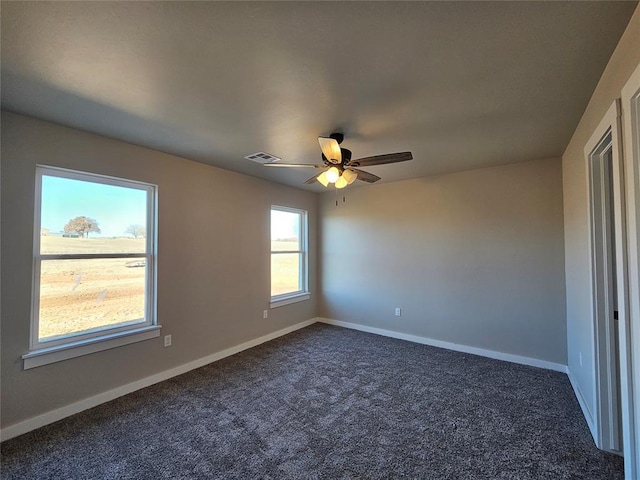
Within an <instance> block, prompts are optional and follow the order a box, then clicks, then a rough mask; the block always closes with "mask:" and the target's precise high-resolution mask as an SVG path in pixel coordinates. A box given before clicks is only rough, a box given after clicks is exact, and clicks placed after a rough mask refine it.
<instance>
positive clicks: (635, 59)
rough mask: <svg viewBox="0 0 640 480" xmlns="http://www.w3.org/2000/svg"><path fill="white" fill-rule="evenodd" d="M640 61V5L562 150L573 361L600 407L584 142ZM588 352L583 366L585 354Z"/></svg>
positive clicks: (588, 397) (590, 401) (587, 395)
mask: <svg viewBox="0 0 640 480" xmlns="http://www.w3.org/2000/svg"><path fill="white" fill-rule="evenodd" d="M638 63H640V9H636V11H635V13H634V15H633V17H631V20H630V22H629V25H628V26H627V29H626V31H625V32H624V34H623V36H622V38H621V39H620V42H619V43H618V46H617V47H616V50H615V52H614V53H613V55H612V57H611V59H610V60H609V64H608V65H607V68H606V69H605V71H604V73H603V74H602V77H601V79H600V82H599V83H598V85H597V87H596V89H595V91H594V93H593V96H592V98H591V100H590V102H589V105H588V106H587V109H586V110H585V112H584V114H583V116H582V119H581V120H580V123H579V125H578V127H577V128H576V131H575V132H574V134H573V137H572V138H571V141H570V142H569V145H568V146H567V148H566V150H565V152H564V155H563V156H562V171H563V192H564V232H565V251H566V254H565V271H566V281H567V287H566V291H567V339H568V365H569V370H570V372H571V375H572V376H573V378H574V379H575V382H576V383H577V386H578V389H579V390H580V392H581V394H582V395H583V397H584V400H585V401H586V403H587V407H588V408H589V409H590V411H591V412H592V413H595V410H594V407H595V393H596V392H595V383H594V382H595V363H594V362H595V360H594V356H593V353H594V346H593V342H594V332H593V318H592V314H591V279H590V273H589V263H590V260H589V258H590V253H589V224H588V217H589V199H588V192H587V170H586V160H585V157H584V147H585V144H586V143H587V141H588V140H589V138H590V137H591V135H592V134H593V133H594V130H595V129H596V127H597V126H598V123H599V122H600V121H601V120H602V118H603V117H604V115H605V113H606V112H607V110H608V109H609V107H610V106H611V104H612V103H613V102H614V100H615V99H617V98H619V97H620V93H621V90H622V87H623V86H624V84H625V83H626V81H627V79H628V78H629V76H630V75H631V73H632V72H633V71H634V69H635V68H636V66H637V65H638ZM580 354H582V359H583V361H582V366H581V365H580V362H579V355H580Z"/></svg>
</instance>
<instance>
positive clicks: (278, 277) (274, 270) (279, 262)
mask: <svg viewBox="0 0 640 480" xmlns="http://www.w3.org/2000/svg"><path fill="white" fill-rule="evenodd" d="M300 257H301V255H300V254H299V253H272V254H271V296H274V295H282V294H283V293H291V292H297V291H300V290H302V286H301V285H300Z"/></svg>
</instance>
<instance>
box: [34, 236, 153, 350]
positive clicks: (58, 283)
mask: <svg viewBox="0 0 640 480" xmlns="http://www.w3.org/2000/svg"><path fill="white" fill-rule="evenodd" d="M144 243H145V239H144V238H138V239H134V238H111V239H102V238H64V237H51V236H42V237H41V248H42V250H43V253H45V252H47V251H56V253H57V252H60V251H66V252H73V253H94V252H95V251H97V250H99V251H101V252H103V253H104V252H109V253H118V252H131V251H133V252H135V251H144ZM132 262H134V263H132ZM128 264H129V265H128ZM132 265H144V258H143V259H142V261H138V262H136V260H135V259H129V258H96V259H86V260H85V259H82V260H47V261H44V262H42V266H41V269H40V270H41V271H40V310H39V319H40V322H39V327H40V328H39V331H38V336H39V338H40V340H41V341H46V340H52V339H54V338H56V337H59V336H62V335H68V334H73V333H80V332H87V331H92V330H96V329H101V328H105V327H114V326H118V325H126V324H129V323H132V322H133V323H136V322H141V321H143V320H144V307H145V304H144V302H145V294H144V293H145V275H146V266H132Z"/></svg>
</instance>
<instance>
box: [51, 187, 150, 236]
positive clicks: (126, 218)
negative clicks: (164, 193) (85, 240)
mask: <svg viewBox="0 0 640 480" xmlns="http://www.w3.org/2000/svg"><path fill="white" fill-rule="evenodd" d="M146 211H147V192H146V191H144V190H136V189H133V188H125V187H116V186H113V185H104V184H101V183H93V182H83V181H80V180H72V179H69V178H61V177H51V176H46V175H43V176H42V216H41V226H42V228H48V229H49V230H50V231H51V232H52V233H55V232H61V231H62V230H63V229H64V226H65V224H66V223H67V222H68V221H69V220H71V219H72V218H75V217H79V216H85V217H89V218H93V219H94V220H96V221H97V222H98V227H100V230H102V233H100V234H98V233H90V234H89V236H90V237H124V236H128V235H127V234H125V230H126V228H127V227H128V226H129V225H133V224H139V225H146Z"/></svg>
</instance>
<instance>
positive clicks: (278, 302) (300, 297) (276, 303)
mask: <svg viewBox="0 0 640 480" xmlns="http://www.w3.org/2000/svg"><path fill="white" fill-rule="evenodd" d="M310 297H311V294H310V293H309V292H302V293H296V294H293V295H289V296H286V297H282V298H277V299H275V300H274V299H271V303H270V304H269V306H270V307H271V308H278V307H284V306H285V305H291V304H292V303H298V302H304V301H305V300H309V298H310Z"/></svg>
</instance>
